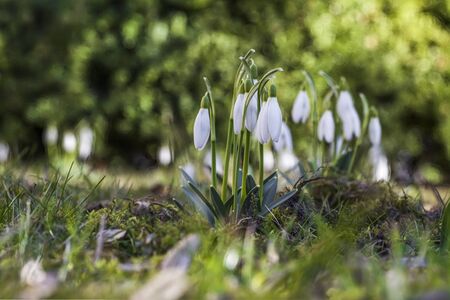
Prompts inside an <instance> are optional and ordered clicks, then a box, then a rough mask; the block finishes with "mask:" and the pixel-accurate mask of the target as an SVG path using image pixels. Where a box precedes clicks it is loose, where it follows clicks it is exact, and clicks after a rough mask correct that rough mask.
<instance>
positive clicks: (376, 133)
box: [369, 117, 381, 145]
mask: <svg viewBox="0 0 450 300" xmlns="http://www.w3.org/2000/svg"><path fill="white" fill-rule="evenodd" d="M369 139H370V142H371V143H372V145H379V144H380V143H381V124H380V119H378V117H374V118H371V119H370V122H369Z"/></svg>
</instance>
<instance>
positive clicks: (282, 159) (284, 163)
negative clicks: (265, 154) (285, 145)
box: [277, 150, 298, 172]
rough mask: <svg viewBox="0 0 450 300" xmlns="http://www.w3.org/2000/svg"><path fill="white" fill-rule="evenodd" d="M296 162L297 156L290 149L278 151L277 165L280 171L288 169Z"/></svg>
mask: <svg viewBox="0 0 450 300" xmlns="http://www.w3.org/2000/svg"><path fill="white" fill-rule="evenodd" d="M297 164H298V158H297V156H295V154H294V153H292V152H291V151H287V150H283V151H281V152H280V153H278V159H277V165H278V169H280V171H282V172H287V171H290V170H291V169H292V168H294V167H295V166H296V165H297Z"/></svg>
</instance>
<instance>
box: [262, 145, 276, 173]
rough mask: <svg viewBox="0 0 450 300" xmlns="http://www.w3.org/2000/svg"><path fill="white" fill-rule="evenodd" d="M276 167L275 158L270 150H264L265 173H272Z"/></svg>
mask: <svg viewBox="0 0 450 300" xmlns="http://www.w3.org/2000/svg"><path fill="white" fill-rule="evenodd" d="M274 167H275V157H274V156H273V152H272V151H270V150H264V171H266V172H270V171H272V170H273V168H274Z"/></svg>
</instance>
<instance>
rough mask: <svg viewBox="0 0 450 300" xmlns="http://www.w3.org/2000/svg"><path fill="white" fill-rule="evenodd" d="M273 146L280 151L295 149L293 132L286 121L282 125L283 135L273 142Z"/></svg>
mask: <svg viewBox="0 0 450 300" xmlns="http://www.w3.org/2000/svg"><path fill="white" fill-rule="evenodd" d="M273 147H274V149H275V151H277V152H280V151H282V150H287V151H290V152H292V151H293V148H294V147H293V142H292V134H291V130H290V129H289V127H288V126H287V125H286V123H285V122H283V123H282V125H281V136H280V138H279V139H278V142H275V141H274V142H273Z"/></svg>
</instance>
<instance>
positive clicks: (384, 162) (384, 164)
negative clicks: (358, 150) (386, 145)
mask: <svg viewBox="0 0 450 300" xmlns="http://www.w3.org/2000/svg"><path fill="white" fill-rule="evenodd" d="M369 158H370V162H371V164H372V178H373V180H375V181H380V180H384V181H388V180H389V178H390V173H391V171H390V167H389V161H388V159H387V157H386V155H385V154H384V152H383V149H382V148H381V147H380V146H379V145H376V146H372V147H371V148H370V151H369Z"/></svg>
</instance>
